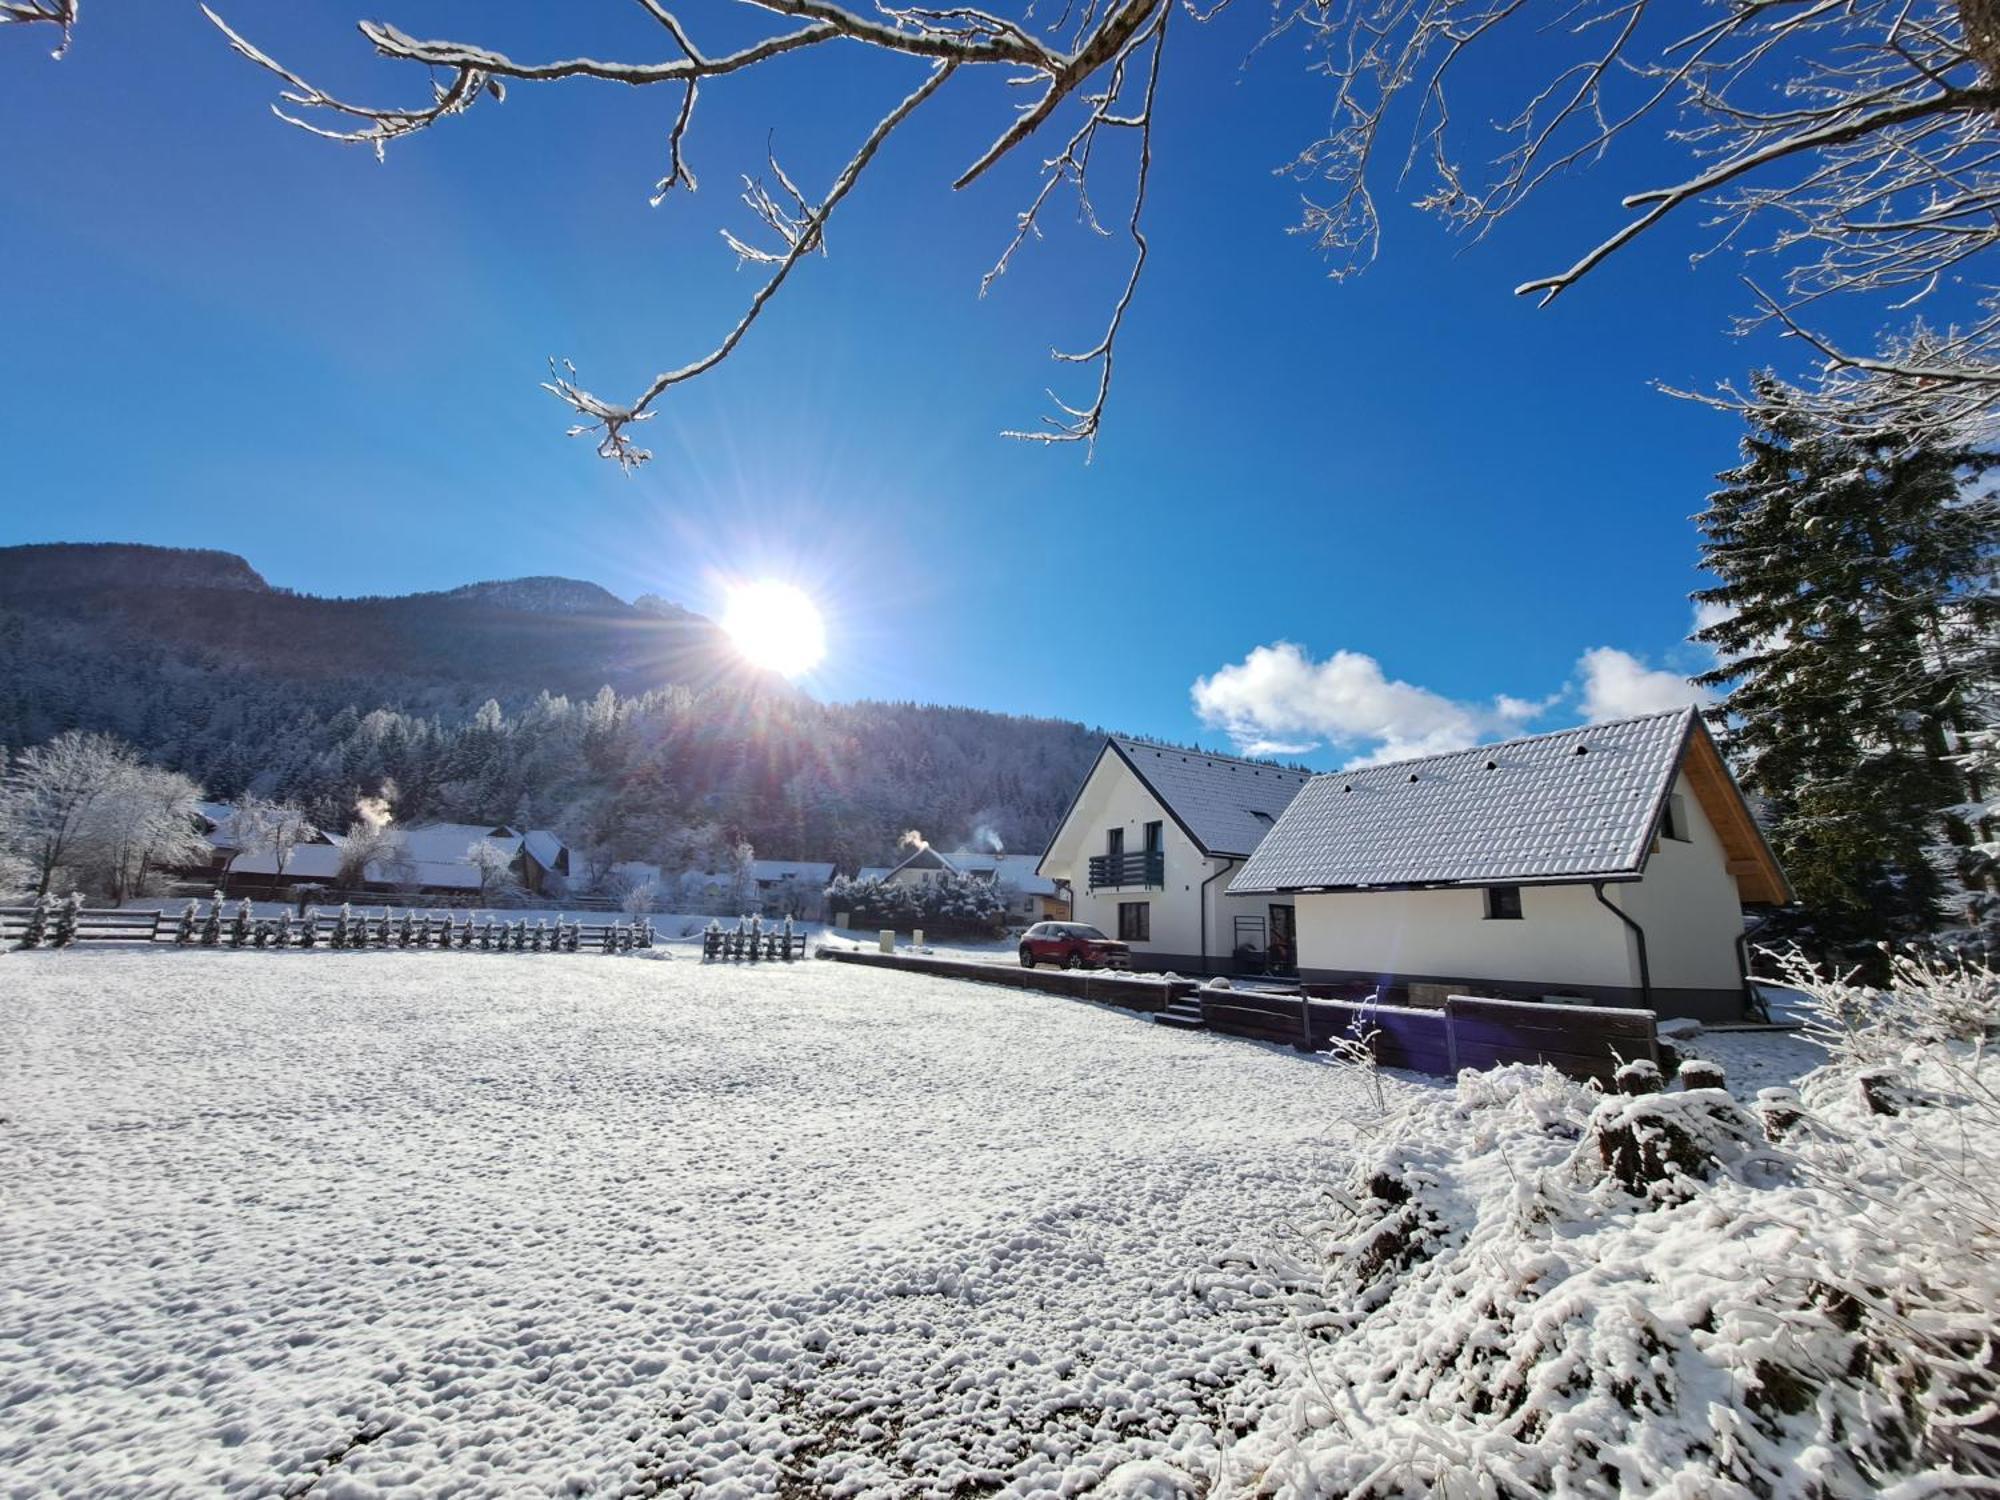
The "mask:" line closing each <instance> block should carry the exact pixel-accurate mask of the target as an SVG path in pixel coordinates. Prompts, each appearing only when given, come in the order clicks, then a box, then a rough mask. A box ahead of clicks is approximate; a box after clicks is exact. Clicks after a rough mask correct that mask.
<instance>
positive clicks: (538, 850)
mask: <svg viewBox="0 0 2000 1500" xmlns="http://www.w3.org/2000/svg"><path fill="white" fill-rule="evenodd" d="M521 842H522V844H523V845H524V846H525V847H526V848H527V851H528V853H529V854H530V855H532V856H533V858H534V861H535V863H536V864H538V865H540V866H541V867H542V868H543V869H544V870H554V869H557V868H559V862H560V861H561V859H562V857H563V855H564V854H565V853H567V852H568V850H567V848H566V847H565V846H564V844H563V841H562V838H561V837H560V836H559V835H558V834H557V833H556V832H555V831H554V830H553V829H549V828H530V829H529V830H528V831H527V832H526V833H524V834H522V835H521Z"/></svg>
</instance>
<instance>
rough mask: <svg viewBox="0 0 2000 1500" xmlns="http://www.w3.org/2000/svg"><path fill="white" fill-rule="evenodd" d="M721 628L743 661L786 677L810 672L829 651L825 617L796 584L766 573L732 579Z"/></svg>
mask: <svg viewBox="0 0 2000 1500" xmlns="http://www.w3.org/2000/svg"><path fill="white" fill-rule="evenodd" d="M722 628H723V629H724V630H726V631H728V632H729V638H730V640H731V641H733V642H735V645H736V649H737V651H738V652H739V653H740V654H741V655H742V657H743V659H744V660H745V661H747V662H749V663H750V664H751V665H752V666H756V667H762V668H764V670H766V671H767V672H776V673H778V674H779V675H780V676H783V677H797V676H799V675H800V674H802V673H805V672H810V671H811V670H812V669H813V668H814V667H816V666H818V665H819V664H820V661H821V659H822V658H823V657H825V655H826V621H825V620H823V619H822V618H821V617H820V612H819V606H818V605H816V604H814V603H813V602H812V600H811V599H810V598H808V597H807V595H806V593H805V591H804V590H803V589H801V588H799V587H798V586H797V585H796V584H790V583H780V582H778V581H777V580H776V579H765V580H763V581H762V582H758V583H739V584H735V585H732V586H731V588H730V590H729V597H728V599H727V600H726V602H725V603H724V606H723V611H722Z"/></svg>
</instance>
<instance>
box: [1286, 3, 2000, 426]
mask: <svg viewBox="0 0 2000 1500" xmlns="http://www.w3.org/2000/svg"><path fill="white" fill-rule="evenodd" d="M1707 10H1708V12H1709V14H1708V15H1707V16H1706V17H1705V18H1701V19H1699V20H1698V21H1697V22H1696V23H1694V24H1692V25H1691V24H1690V22H1689V20H1688V18H1687V9H1686V8H1685V7H1680V6H1674V7H1669V6H1666V5H1664V4H1662V3H1660V0H1345V3H1341V0H1325V3H1323V0H1279V10H1278V13H1277V19H1276V21H1275V23H1274V27H1273V34H1274V35H1277V34H1283V33H1286V32H1291V31H1299V32H1303V33H1304V34H1305V35H1306V36H1307V37H1308V39H1309V40H1310V41H1311V42H1312V44H1313V45H1314V47H1315V48H1316V50H1317V54H1318V58H1319V63H1318V66H1319V67H1320V68H1321V70H1322V71H1324V72H1325V73H1326V74H1327V75H1328V76H1329V77H1330V78H1331V79H1332V80H1333V83H1334V88H1335V98H1334V110H1333V125H1332V128H1331V129H1330V131H1329V132H1328V134H1327V135H1325V136H1324V137H1323V138H1322V139H1320V140H1319V141H1316V142H1315V143H1313V144H1312V145H1311V146H1309V147H1308V148H1307V149H1306V150H1305V151H1304V152H1302V153H1300V155H1299V156H1298V158H1297V159H1296V160H1295V161H1294V162H1293V163H1292V168H1293V170H1294V171H1295V172H1296V173H1298V174H1299V175H1301V176H1305V177H1316V178H1320V179H1322V180H1324V181H1326V182H1328V183H1331V184H1332V185H1333V186H1334V187H1335V188H1336V189H1337V192H1336V194H1335V196H1333V197H1332V198H1330V199H1328V200H1326V201H1324V202H1311V201H1309V202H1308V203H1307V205H1306V213H1305V219H1304V222H1303V224H1302V225H1301V229H1302V230H1303V231H1304V232H1305V233H1307V234H1309V235H1311V236H1313V237H1314V238H1315V239H1316V240H1317V242H1318V244H1319V246H1320V248H1321V249H1322V250H1323V251H1325V252H1326V253H1327V254H1328V255H1330V256H1331V257H1332V258H1333V260H1334V274H1335V275H1336V276H1342V275H1347V274H1350V273H1352V272H1353V271H1356V270H1358V269H1360V268H1361V267H1362V266H1365V265H1366V264H1367V263H1368V262H1369V261H1370V260H1372V259H1373V258H1374V256H1375V255H1376V253H1377V251H1378V249H1379V243H1380V235H1381V223H1380V218H1379V215H1378V214H1377V211H1376V207H1375V199H1374V194H1375V191H1376V186H1377V183H1378V181H1379V180H1380V179H1383V178H1386V177H1389V176H1391V174H1392V173H1393V180H1394V181H1395V182H1396V183H1397V184H1398V185H1400V184H1402V183H1403V182H1404V181H1406V180H1407V179H1408V178H1409V177H1410V176H1412V175H1413V174H1415V173H1418V172H1422V173H1424V174H1425V175H1427V176H1428V177H1429V178H1430V184H1429V186H1428V187H1427V188H1426V189H1425V190H1424V191H1423V193H1422V194H1421V196H1420V197H1419V198H1418V203H1419V205H1420V206H1421V207H1423V208H1425V209H1427V210H1428V211H1430V212H1432V213H1435V214H1437V215H1438V216H1439V217H1440V218H1442V219H1443V220H1444V221H1445V222H1446V223H1447V224H1448V225H1449V226H1451V227H1452V228H1455V229H1457V230H1460V231H1463V232H1467V233H1469V234H1471V235H1472V236H1474V237H1475V238H1477V237H1480V236H1484V235H1485V234H1487V233H1488V232H1489V231H1490V230H1491V229H1492V228H1493V227H1494V226H1495V225H1496V224H1498V223H1499V222H1501V221H1502V220H1504V219H1505V218H1506V217H1508V216H1509V215H1510V214H1512V213H1513V212H1514V211H1515V210H1516V209H1517V208H1519V207H1520V206H1521V204H1523V203H1524V202H1526V201H1527V200H1528V199H1529V198H1531V197H1532V196H1534V195H1535V194H1536V192H1537V191H1538V190H1539V189H1541V188H1542V187H1544V186H1545V185H1546V184H1547V183H1548V182H1549V181H1550V180H1551V178H1553V177H1554V176H1556V175H1558V174H1560V173H1563V172H1566V171H1569V170H1571V169H1581V168H1589V167H1591V166H1594V165H1596V164H1598V163H1599V162H1601V161H1602V159H1603V158H1604V157H1605V155H1606V154H1607V152H1608V151H1609V150H1610V148H1611V147H1612V146H1613V145H1614V144H1615V143H1616V141H1617V140H1618V138H1619V137H1620V136H1622V135H1624V134H1626V133H1628V132H1629V131H1631V130H1632V129H1633V128H1634V127H1635V126H1637V125H1638V124H1640V123H1641V122H1643V121H1648V120H1652V119H1655V118H1656V117H1657V118H1659V120H1660V129H1661V131H1662V132H1663V133H1664V134H1665V136H1666V138H1667V139H1668V140H1669V141H1671V142H1675V143H1678V144H1679V145H1681V146H1682V147H1684V148H1685V149H1686V150H1687V151H1688V153H1689V154H1690V156H1691V158H1692V163H1693V164H1692V168H1691V170H1690V171H1689V172H1688V173H1687V175H1686V176H1685V177H1684V178H1682V179H1681V180H1680V181H1678V182H1673V183H1669V184H1666V185H1661V186H1654V187H1649V188H1646V189H1644V190H1643V191H1638V192H1634V193H1631V194H1629V195H1627V196H1626V197H1625V198H1624V199H1623V200H1622V201H1623V205H1624V207H1625V208H1626V209H1628V210H1630V211H1631V216H1630V217H1629V218H1627V219H1626V220H1625V222H1624V223H1622V224H1620V225H1618V226H1617V227H1616V228H1615V229H1613V230H1611V231H1610V232H1608V233H1607V234H1605V235H1604V236H1603V237H1602V238H1600V239H1599V240H1598V242H1597V243H1596V244H1594V245H1592V246H1591V247H1590V248H1588V249H1586V250H1585V251H1584V252H1583V253H1582V254H1581V255H1579V256H1577V257H1576V258H1575V259H1573V260H1572V261H1571V262H1570V264H1569V265H1568V266H1567V267H1565V268H1564V269H1562V270H1560V271H1556V272H1554V273H1552V274H1548V275H1543V276H1537V277H1534V278H1532V279H1530V280H1528V281H1525V282H1523V283H1522V284H1521V285H1520V286H1519V287H1518V288H1517V291H1518V292H1520V293H1521V294H1523V295H1528V294H1533V295H1537V296H1539V298H1540V300H1541V301H1542V302H1543V303H1547V302H1549V301H1551V300H1553V299H1554V298H1555V297H1557V296H1559V295H1560V294H1561V293H1562V292H1564V291H1566V290H1568V289H1569V288H1570V287H1572V286H1574V285H1575V284H1576V283H1577V282H1578V281H1580V280H1582V279H1583V278H1584V277H1585V276H1588V275H1590V274H1591V273H1592V272H1594V271H1596V270H1597V269H1598V268H1599V267H1600V266H1602V265H1603V264H1604V263H1605V262H1606V261H1607V260H1609V259H1610V258H1612V257H1613V256H1614V255H1616V254H1617V252H1618V251H1620V250H1622V249H1624V248H1625V247H1626V246H1628V245H1630V244H1632V243H1634V242H1635V241H1637V240H1638V239H1640V238H1641V237H1643V236H1645V235H1647V234H1648V233H1650V232H1651V231H1653V230H1654V229H1656V228H1657V227H1658V226H1659V225H1660V224H1661V223H1662V221H1663V220H1665V219H1667V218H1668V217H1669V216H1672V215H1674V214H1676V212H1677V211H1679V210H1683V209H1687V208H1689V207H1691V206H1692V205H1695V204H1702V205H1705V206H1706V207H1707V208H1708V209H1709V211H1710V216H1709V217H1708V219H1707V227H1708V228H1709V229H1710V230H1712V231H1714V232H1715V234H1716V238H1715V240H1714V243H1713V245H1712V246H1711V248H1710V249H1709V250H1708V251H1706V252H1703V253H1704V254H1715V253H1720V252H1722V251H1729V252H1731V253H1736V254H1741V255H1752V256H1764V257H1769V258H1771V259H1773V260H1774V261H1776V262H1777V264H1778V266H1779V267H1780V269H1779V274H1778V277H1777V280H1776V283H1775V285H1776V287H1777V289H1778V290H1777V294H1776V295H1775V296H1764V297H1760V299H1759V301H1758V304H1757V306H1758V314H1757V316H1756V317H1754V318H1752V319H1750V320H1748V322H1746V323H1744V324H1741V325H1739V326H1744V327H1749V326H1756V325H1757V324H1758V323H1763V322H1775V323H1778V324H1781V325H1782V326H1783V327H1784V328H1785V330H1786V331H1788V332H1790V333H1791V334H1793V335H1794V336H1797V337H1799V338H1801V339H1802V341H1803V342H1805V343H1806V344H1807V345H1808V346H1809V347H1811V348H1813V349H1814V350H1815V351H1816V352H1817V353H1818V354H1819V355H1820V356H1821V358H1822V361H1823V362H1824V368H1825V370H1826V371H1827V372H1838V371H1840V370H1847V371H1849V372H1853V373H1866V372H1868V367H1867V362H1866V361H1865V360H1863V359H1860V358H1858V357H1851V356H1847V355H1844V354H1843V355H1838V356H1837V357H1836V353H1835V351H1833V349H1832V346H1831V344H1830V343H1829V342H1828V341H1826V340H1823V339H1818V338H1813V337H1807V336H1806V332H1805V329H1804V328H1803V326H1802V325H1801V322H1800V317H1799V315H1800V313H1801V311H1802V310H1803V309H1804V308H1805V307H1807V306H1808V305H1810V304H1812V303H1815V302H1818V301H1821V300H1824V299H1826V298H1828V297H1836V296H1857V295H1858V296H1873V297H1875V298H1877V299H1878V300H1880V301H1883V302H1884V303H1885V304H1886V306H1887V307H1888V308H1889V309H1890V310H1892V311H1900V310H1907V309H1909V308H1910V307H1912V306H1913V305H1914V304H1916V303H1918V302H1920V301H1922V299H1924V298H1925V297H1928V296H1930V295H1931V294H1933V293H1934V292H1935V291H1936V290H1938V289H1939V288H1940V287H1943V286H1946V285H1948V284H1952V283H1954V282H1955V281H1956V278H1957V277H1958V276H1959V275H1961V274H1962V273H1963V272H1964V271H1965V270H1966V269H1967V268H1968V267H1969V266H1971V265H1972V264H1974V263H1975V262H1977V261H1978V260H1979V259H1980V258H1981V257H1983V256H1985V255H1986V254H1987V252H1989V251H1992V250H1995V249H1996V248H2000V172H1996V164H2000V129H1996V121H2000V28H1996V26H1995V25H1994V24H1993V22H1994V21H1995V19H1996V14H2000V6H1996V5H1995V4H1994V3H1993V0H1708V5H1707ZM1531 27H1532V28H1533V29H1532V32H1531V31H1530V28H1531ZM1509 37H1511V38H1512V41H1511V45H1510V44H1509V42H1508V41H1507V38H1509ZM1523 57H1528V58H1532V62H1531V63H1529V64H1528V65H1527V66H1526V67H1525V68H1524V67H1523V65H1522V63H1521V59H1522V58H1523ZM1479 59H1485V60H1486V63H1487V68H1486V74H1485V76H1484V77H1483V78H1482V79H1481V80H1480V81H1479V82H1478V83H1477V84H1476V85H1474V84H1470V83H1467V84H1461V83H1460V82H1459V75H1460V74H1461V73H1462V72H1463V71H1464V70H1465V69H1467V68H1469V67H1471V66H1474V65H1475V63H1476V62H1477V61H1478V60H1479ZM1523 76H1526V77H1527V78H1528V79H1529V80H1531V81H1530V83H1529V86H1528V88H1527V91H1526V93H1525V95H1524V96H1523V102H1522V103H1521V104H1520V105H1519V107H1518V108H1516V109H1514V110H1513V111H1512V112H1511V113H1508V112H1506V111H1504V110H1503V111H1502V113H1501V115H1500V117H1499V120H1498V123H1497V124H1496V126H1495V127H1494V131H1495V135H1496V137H1497V141H1496V144H1497V151H1495V152H1493V153H1492V154H1490V155H1487V156H1486V159H1485V162H1484V165H1483V166H1481V167H1479V168H1477V169H1469V168H1467V167H1466V166H1464V165H1462V164H1461V153H1462V152H1463V151H1464V150H1465V149H1466V147H1467V137H1468V135H1469V134H1470V133H1469V132H1467V131H1464V130H1461V129H1460V128H1459V127H1458V126H1457V125H1456V124H1455V122H1454V119H1453V114H1452V109H1451V101H1452V98H1453V97H1454V95H1455V94H1457V93H1458V92H1459V91H1460V89H1461V88H1462V87H1467V86H1472V87H1477V88H1479V89H1480V90H1481V93H1482V106H1483V110H1485V111H1486V112H1487V113H1490V105H1486V104H1485V102H1484V95H1485V93H1486V91H1488V90H1491V89H1492V88H1494V87H1500V88H1505V87H1506V86H1507V85H1508V84H1510V83H1516V82H1518V80H1519V79H1520V78H1521V77H1523ZM1392 127H1393V128H1395V129H1397V130H1399V131H1400V130H1404V129H1407V131H1408V132H1409V134H1408V147H1407V150H1406V151H1405V152H1404V153H1403V154H1402V155H1401V158H1400V162H1399V163H1398V164H1397V165H1396V166H1393V167H1385V166H1383V165H1382V164H1379V163H1378V160H1377V158H1378V157H1379V156H1380V155H1381V153H1382V151H1383V149H1384V139H1385V133H1386V132H1388V131H1390V130H1391V129H1392ZM1987 321H1989V320H1986V319H1982V320H1981V326H1982V327H1983V326H1984V325H1985V323H1986V322H1987ZM1927 337H1943V338H1946V339H1947V340H1948V341H1950V342H1951V343H1952V345H1953V347H1954V348H1955V349H1956V350H1957V354H1956V355H1955V356H1954V358H1953V359H1952V360H1951V361H1950V362H1949V363H1948V364H1947V365H1943V366H1940V367H1938V368H1937V369H1936V370H1935V371H1933V372H1931V373H1932V375H1933V376H1934V377H1935V378H1936V379H1940V380H1944V381H1953V380H1960V379H1963V380H1965V381H1966V382H1968V383H1969V387H1970V388H1971V390H1972V393H1973V395H1974V398H1975V399H1976V400H1977V401H1985V400H1987V399H1990V398H1992V397H1993V396H1994V395H1995V394H1996V393H1995V392H1994V389H1993V385H1994V383H1993V382H1992V381H1990V380H1987V379H1986V378H1984V377H1983V376H1981V375H1978V374H1976V373H1975V372H1976V371H1977V370H1983V369H1985V368H1986V367H1987V366H1989V365H1990V364H1993V363H1994V362H1995V361H1996V360H2000V346H1996V345H1994V344H1992V343H1989V342H1985V341H1984V336H1983V335H1982V334H1979V333H1977V332H1975V331H1973V330H1966V331H1964V332H1961V333H1953V334H1946V335H1927ZM1890 362H1891V363H1894V361H1893V360H1892V361H1890ZM1873 373H1876V374H1882V373H1886V372H1885V371H1875V372H1873ZM1838 383H1839V382H1838V381H1836V384H1838ZM1906 388H1909V389H1914V386H1907V387H1906ZM1946 404H1947V405H1949V403H1946Z"/></svg>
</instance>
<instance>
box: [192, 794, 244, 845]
mask: <svg viewBox="0 0 2000 1500" xmlns="http://www.w3.org/2000/svg"><path fill="white" fill-rule="evenodd" d="M194 810H195V812H196V813H197V814H199V815H200V817H201V819H202V821H203V822H205V823H207V824H208V826H209V827H210V829H212V830H213V831H214V832H215V833H221V832H223V831H224V830H225V829H226V828H227V827H228V826H229V821H230V819H232V818H234V817H235V816H236V804H235V803H234V802H197V803H195V805H194ZM209 842H210V843H215V842H216V840H215V838H214V837H213V836H211V837H210V838H209ZM224 842H225V843H226V842H227V841H226V840H224Z"/></svg>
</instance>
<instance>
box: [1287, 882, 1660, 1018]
mask: <svg viewBox="0 0 2000 1500" xmlns="http://www.w3.org/2000/svg"><path fill="white" fill-rule="evenodd" d="M1609 889H1612V888H1610V887H1607V890H1609ZM1298 911H1299V967H1300V968H1302V969H1344V970H1354V971H1359V972H1360V973H1363V974H1379V975H1396V974H1401V975H1420V976H1421V975H1433V976H1436V977H1438V978H1440V979H1491V980H1499V981H1504V982H1509V983H1515V984H1533V985H1539V986H1544V987H1545V988H1546V989H1547V991H1548V992H1549V993H1552V994H1553V993H1556V992H1559V991H1561V990H1563V989H1564V988H1565V987H1567V986H1570V985H1602V986H1607V987H1615V988H1621V989H1622V988H1636V987H1637V986H1638V983H1639V967H1638V961H1637V958H1636V955H1635V953H1634V949H1633V943H1632V939H1631V935H1630V934H1629V933H1628V932H1627V931H1626V928H1625V925H1624V924H1623V923H1622V922H1620V921H1619V920H1618V918H1617V917H1615V916H1614V915H1612V914H1611V913H1610V912H1608V911H1606V910H1605V909H1604V908H1603V907H1602V906H1599V905H1598V904H1597V900H1596V898H1595V897H1593V896H1592V895H1591V892H1590V887H1589V886H1577V885H1555V886H1523V887H1522V889H1521V920H1520V921H1505V920H1503V921H1492V920H1489V919H1488V918H1487V917H1486V893H1485V892H1484V891H1479V890H1449V891H1365V892H1362V891H1357V892H1352V893H1345V894H1337V895H1325V896H1312V895H1302V896H1300V897H1298Z"/></svg>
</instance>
